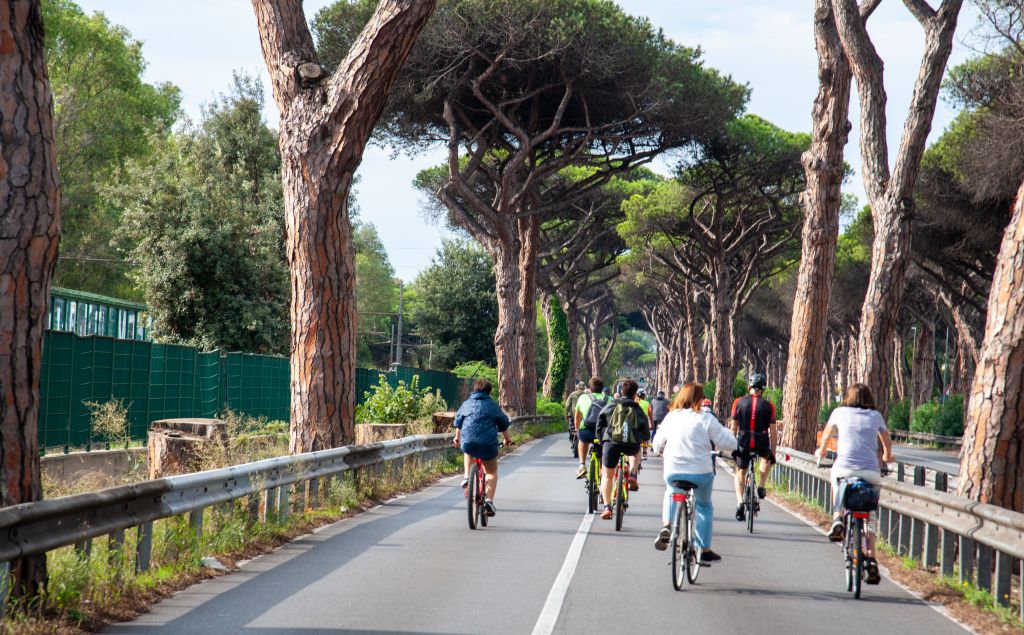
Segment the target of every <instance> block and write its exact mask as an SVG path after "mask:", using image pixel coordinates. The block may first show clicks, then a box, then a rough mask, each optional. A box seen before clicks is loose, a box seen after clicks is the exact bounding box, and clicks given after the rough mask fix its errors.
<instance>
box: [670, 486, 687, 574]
mask: <svg viewBox="0 0 1024 635" xmlns="http://www.w3.org/2000/svg"><path fill="white" fill-rule="evenodd" d="M685 505H686V504H685V503H676V520H675V524H674V525H673V527H672V588H674V589H675V590H676V591H682V590H683V579H684V578H685V577H686V573H685V571H686V569H687V568H688V567H687V562H686V556H687V554H688V553H689V552H690V546H689V545H688V544H687V543H686V537H687V536H689V535H690V534H689V532H688V531H687V527H686V520H685V519H686V511H685V510H684V506H685Z"/></svg>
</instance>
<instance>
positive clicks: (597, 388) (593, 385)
mask: <svg viewBox="0 0 1024 635" xmlns="http://www.w3.org/2000/svg"><path fill="white" fill-rule="evenodd" d="M602 388H604V380H603V379H601V378H600V377H591V378H590V392H592V393H594V394H595V395H596V394H597V393H599V392H601V389H602Z"/></svg>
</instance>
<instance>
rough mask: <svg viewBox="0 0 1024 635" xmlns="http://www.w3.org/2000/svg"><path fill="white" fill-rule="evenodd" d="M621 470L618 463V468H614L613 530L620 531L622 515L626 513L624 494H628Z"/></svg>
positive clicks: (620, 465)
mask: <svg viewBox="0 0 1024 635" xmlns="http://www.w3.org/2000/svg"><path fill="white" fill-rule="evenodd" d="M623 471H624V470H623V469H622V464H621V463H620V464H619V469H617V470H615V494H614V499H615V531H622V515H623V514H625V513H626V496H628V495H629V494H628V493H627V489H626V488H627V487H629V486H628V485H626V484H625V483H626V481H625V478H624V477H623V475H622V474H623Z"/></svg>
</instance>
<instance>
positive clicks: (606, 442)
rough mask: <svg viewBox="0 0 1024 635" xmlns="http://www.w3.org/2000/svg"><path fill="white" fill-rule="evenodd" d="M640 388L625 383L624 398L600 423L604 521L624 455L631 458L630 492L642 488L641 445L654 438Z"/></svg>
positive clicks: (611, 406)
mask: <svg viewBox="0 0 1024 635" xmlns="http://www.w3.org/2000/svg"><path fill="white" fill-rule="evenodd" d="M639 388H640V387H639V386H638V385H637V383H636V382H635V381H633V380H632V379H627V380H626V381H624V382H622V399H616V400H615V401H613V402H612V403H611V404H609V405H607V406H605V408H604V410H602V411H601V414H600V415H598V420H597V435H598V437H599V438H600V439H601V447H602V448H603V452H602V455H601V466H602V467H603V468H604V469H603V470H602V471H601V472H602V474H601V497H602V499H603V500H604V502H605V505H604V511H603V512H602V513H601V518H604V519H605V520H607V519H609V518H611V517H612V506H611V504H610V503H611V500H612V486H613V483H612V480H613V479H614V478H615V468H616V467H618V465H619V459H620V458H621V457H622V455H626V456H627V457H629V476H628V480H629V489H630V490H634V491H635V490H637V489H639V487H640V486H639V484H638V483H637V480H636V477H637V469H638V468H639V465H640V447H641V443H643V442H644V441H647V440H648V439H650V438H651V425H650V423H649V422H648V421H647V414H646V413H644V411H643V409H642V408H641V407H640V404H638V403H637V402H636V393H637V390H638V389H639Z"/></svg>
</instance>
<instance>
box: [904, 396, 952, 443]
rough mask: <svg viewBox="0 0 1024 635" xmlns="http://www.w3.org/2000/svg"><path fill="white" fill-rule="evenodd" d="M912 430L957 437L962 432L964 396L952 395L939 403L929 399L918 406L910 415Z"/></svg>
mask: <svg viewBox="0 0 1024 635" xmlns="http://www.w3.org/2000/svg"><path fill="white" fill-rule="evenodd" d="M910 429H911V431H913V432H924V433H927V434H938V435H943V436H950V437H958V436H960V435H962V434H963V433H964V398H963V395H953V396H952V397H950V398H949V399H947V400H946V403H944V404H940V403H938V402H936V401H929V402H928V403H923V404H921V405H920V406H918V407H917V408H916V409H915V410H914V413H913V414H912V415H911V416H910Z"/></svg>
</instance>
